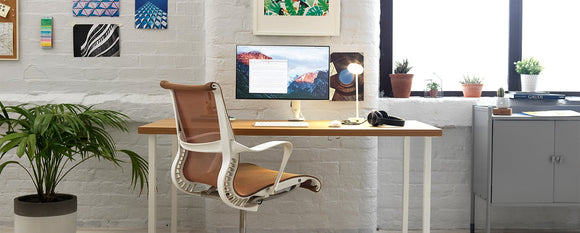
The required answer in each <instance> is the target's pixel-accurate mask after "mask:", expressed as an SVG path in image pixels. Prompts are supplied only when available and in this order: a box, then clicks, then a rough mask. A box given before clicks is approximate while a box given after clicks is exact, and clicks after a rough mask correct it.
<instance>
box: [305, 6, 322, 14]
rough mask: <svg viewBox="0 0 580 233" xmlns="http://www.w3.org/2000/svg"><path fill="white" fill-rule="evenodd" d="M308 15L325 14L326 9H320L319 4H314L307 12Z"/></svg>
mask: <svg viewBox="0 0 580 233" xmlns="http://www.w3.org/2000/svg"><path fill="white" fill-rule="evenodd" d="M306 15H307V16H323V15H324V11H322V9H320V7H319V6H314V7H311V8H310V9H308V12H306Z"/></svg>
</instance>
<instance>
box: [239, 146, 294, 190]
mask: <svg viewBox="0 0 580 233" xmlns="http://www.w3.org/2000/svg"><path fill="white" fill-rule="evenodd" d="M279 145H283V146H284V156H283V157H282V162H281V163H280V169H279V170H278V176H276V180H275V181H274V187H273V188H272V189H271V190H270V191H269V194H274V193H275V192H276V191H278V184H279V183H280V179H281V178H282V174H283V173H284V169H286V164H287V163H288V160H290V156H291V155H292V143H291V142H288V141H270V142H266V143H262V144H260V145H257V146H254V147H251V148H250V147H247V146H244V145H242V144H240V143H239V142H236V141H233V145H232V150H233V151H232V152H233V153H241V152H261V151H264V150H267V149H270V148H272V147H275V146H279Z"/></svg>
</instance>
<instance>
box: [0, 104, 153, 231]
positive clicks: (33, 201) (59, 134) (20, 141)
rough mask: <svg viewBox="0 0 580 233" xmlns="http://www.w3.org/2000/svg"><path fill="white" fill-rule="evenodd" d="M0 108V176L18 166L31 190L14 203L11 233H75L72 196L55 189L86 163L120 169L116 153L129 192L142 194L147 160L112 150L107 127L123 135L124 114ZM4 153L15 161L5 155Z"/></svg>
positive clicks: (70, 107)
mask: <svg viewBox="0 0 580 233" xmlns="http://www.w3.org/2000/svg"><path fill="white" fill-rule="evenodd" d="M0 109H1V112H0V129H1V130H0V174H2V171H3V170H4V169H5V168H6V166H8V165H11V166H12V165H14V166H17V167H20V168H22V169H23V170H24V172H25V175H27V176H28V177H30V179H31V181H32V184H33V185H34V188H35V190H36V193H35V194H32V195H26V196H21V197H17V198H15V199H14V212H15V219H14V229H15V232H16V233H32V232H34V233H37V232H43V233H47V232H48V233H69V232H70V233H72V232H76V196H74V195H71V194H61V193H58V192H57V191H59V190H57V187H58V185H59V184H60V183H61V182H62V181H64V178H65V177H66V176H67V175H68V174H69V173H70V172H71V170H73V169H74V168H76V167H78V166H79V165H80V164H82V163H84V162H86V161H88V160H89V159H93V158H94V159H98V160H100V161H108V162H111V163H113V164H114V165H116V166H120V164H121V163H122V162H124V161H123V160H121V159H120V158H118V157H117V153H118V152H121V153H123V154H125V155H127V156H128V158H129V161H130V163H131V165H132V166H131V167H132V169H131V178H132V181H131V182H132V184H131V185H132V187H133V188H136V187H137V186H139V187H140V190H141V191H142V190H143V188H144V186H146V185H148V184H147V174H148V170H147V161H145V160H144V159H143V158H142V157H141V156H139V155H138V154H136V153H135V152H133V151H130V150H117V148H116V147H115V142H114V140H113V138H112V137H111V135H110V134H109V130H110V129H111V128H112V129H116V130H121V131H125V132H127V120H128V117H127V116H126V115H124V114H122V113H119V112H116V111H111V110H98V109H95V108H93V107H92V106H91V107H87V106H83V105H77V104H45V105H16V106H4V105H3V104H2V102H0ZM10 151H14V152H15V156H14V155H11V156H8V155H7V153H8V152H10ZM2 160H5V161H2ZM6 160H7V161H6Z"/></svg>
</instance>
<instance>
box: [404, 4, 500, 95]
mask: <svg viewBox="0 0 580 233" xmlns="http://www.w3.org/2000/svg"><path fill="white" fill-rule="evenodd" d="M508 6H509V5H508V2H506V1H505V0H489V1H465V0H438V1H433V0H394V1H393V9H394V12H393V59H394V61H399V60H402V59H405V58H407V59H409V62H410V64H411V65H412V66H413V67H414V68H413V70H412V73H414V74H415V77H414V80H413V87H412V90H413V91H423V89H424V87H423V85H424V82H423V79H431V78H434V76H435V75H434V73H435V74H436V75H437V76H439V77H440V78H441V79H442V80H443V90H444V91H445V90H456V91H459V90H461V84H460V83H459V81H460V80H461V79H463V75H475V76H480V77H483V78H484V90H497V88H498V87H507V70H506V67H505V63H506V60H507V55H508V32H509V31H508V23H507V22H508V19H509V18H508V13H509V12H508ZM490 16H493V17H490Z"/></svg>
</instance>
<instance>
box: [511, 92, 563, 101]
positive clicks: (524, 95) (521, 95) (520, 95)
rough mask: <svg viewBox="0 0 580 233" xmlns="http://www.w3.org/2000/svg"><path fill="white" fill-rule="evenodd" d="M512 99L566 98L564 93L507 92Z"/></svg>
mask: <svg viewBox="0 0 580 233" xmlns="http://www.w3.org/2000/svg"><path fill="white" fill-rule="evenodd" d="M506 96H508V97H509V98H510V99H526V100H560V99H565V98H566V95H564V94H550V93H549V92H513V93H508V94H506Z"/></svg>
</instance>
